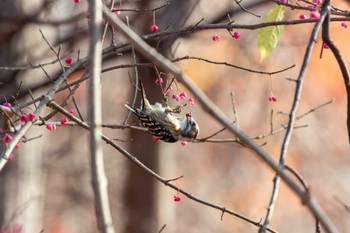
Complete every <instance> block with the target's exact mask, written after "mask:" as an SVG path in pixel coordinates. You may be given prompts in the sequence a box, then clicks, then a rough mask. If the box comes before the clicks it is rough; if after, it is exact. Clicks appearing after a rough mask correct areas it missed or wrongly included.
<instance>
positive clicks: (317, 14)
mask: <svg viewBox="0 0 350 233" xmlns="http://www.w3.org/2000/svg"><path fill="white" fill-rule="evenodd" d="M310 17H311V18H313V19H319V18H321V14H320V13H319V12H316V11H312V12H311V13H310Z"/></svg>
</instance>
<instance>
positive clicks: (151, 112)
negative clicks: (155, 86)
mask: <svg viewBox="0 0 350 233" xmlns="http://www.w3.org/2000/svg"><path fill="white" fill-rule="evenodd" d="M140 88H141V95H142V99H141V106H140V108H135V107H133V106H131V105H129V104H125V107H127V108H128V109H129V110H130V111H131V112H132V113H134V114H135V115H136V116H137V117H138V118H139V121H140V123H141V124H142V126H144V127H146V128H147V129H148V131H149V132H150V133H151V134H153V135H154V136H156V137H158V138H159V139H160V140H163V141H165V142H177V141H178V140H184V141H192V140H194V139H196V138H197V135H198V133H199V127H198V124H197V123H196V121H195V120H194V119H193V117H191V116H186V118H185V119H184V120H183V121H179V119H178V118H177V117H175V116H174V115H172V111H173V110H172V109H171V108H170V107H169V106H166V107H164V106H163V105H162V104H160V103H155V104H154V105H151V104H150V103H149V101H148V99H147V98H146V94H145V90H144V88H143V85H142V83H141V82H140Z"/></svg>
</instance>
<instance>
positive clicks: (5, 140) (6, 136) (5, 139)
mask: <svg viewBox="0 0 350 233" xmlns="http://www.w3.org/2000/svg"><path fill="white" fill-rule="evenodd" d="M11 140H12V136H11V135H10V134H8V133H7V134H5V137H4V138H3V139H2V141H3V142H5V143H8V142H9V141H11Z"/></svg>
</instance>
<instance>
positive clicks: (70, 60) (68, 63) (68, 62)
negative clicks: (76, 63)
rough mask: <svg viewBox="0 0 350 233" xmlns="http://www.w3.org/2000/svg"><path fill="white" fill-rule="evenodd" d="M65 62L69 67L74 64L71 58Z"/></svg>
mask: <svg viewBox="0 0 350 233" xmlns="http://www.w3.org/2000/svg"><path fill="white" fill-rule="evenodd" d="M65 62H66V64H67V65H70V64H72V62H73V59H72V58H71V57H67V58H66V60H65Z"/></svg>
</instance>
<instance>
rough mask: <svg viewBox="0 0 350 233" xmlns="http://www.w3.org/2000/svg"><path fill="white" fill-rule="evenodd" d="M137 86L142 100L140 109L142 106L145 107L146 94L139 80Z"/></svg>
mask: <svg viewBox="0 0 350 233" xmlns="http://www.w3.org/2000/svg"><path fill="white" fill-rule="evenodd" d="M139 85H140V89H141V97H142V100H141V109H142V108H143V106H145V104H146V103H145V102H146V101H147V98H146V92H145V88H144V87H143V84H142V82H141V80H139Z"/></svg>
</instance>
